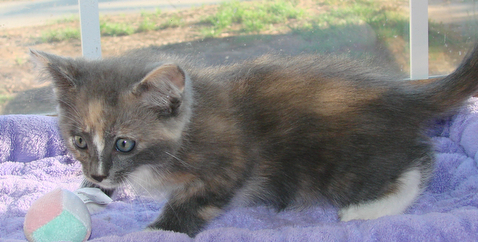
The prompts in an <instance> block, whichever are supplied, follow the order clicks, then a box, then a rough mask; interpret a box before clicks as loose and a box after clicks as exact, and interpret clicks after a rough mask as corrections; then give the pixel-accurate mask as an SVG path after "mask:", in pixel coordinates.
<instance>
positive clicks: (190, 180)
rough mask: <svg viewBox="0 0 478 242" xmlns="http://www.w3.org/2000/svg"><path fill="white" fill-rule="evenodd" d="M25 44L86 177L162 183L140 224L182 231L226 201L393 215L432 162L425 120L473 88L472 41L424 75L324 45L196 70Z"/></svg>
mask: <svg viewBox="0 0 478 242" xmlns="http://www.w3.org/2000/svg"><path fill="white" fill-rule="evenodd" d="M138 53H143V54H138ZM31 55H32V58H33V60H34V61H35V62H36V63H37V64H38V65H39V68H40V69H41V70H43V71H44V72H45V74H46V75H47V77H48V78H49V79H51V80H52V81H53V84H54V90H55V93H56V98H57V101H58V112H59V125H60V129H61V132H62V135H63V138H64V140H65V141H66V144H67V146H68V149H69V150H70V151H71V152H72V153H73V155H74V156H75V157H76V159H78V160H79V161H80V162H81V164H82V166H83V172H84V176H85V178H86V181H87V182H86V183H87V184H88V185H89V186H99V187H101V188H103V189H105V190H113V189H115V188H116V187H118V186H120V185H123V184H126V183H132V184H139V185H141V186H147V187H148V189H162V190H167V191H168V194H169V197H168V204H167V205H166V206H164V208H163V211H162V213H161V215H160V216H159V217H158V218H157V220H156V221H154V222H153V223H152V224H150V225H149V227H148V228H150V229H164V230H172V231H177V232H183V233H187V234H188V235H189V236H195V235H196V234H197V233H198V232H200V231H201V229H202V228H204V227H205V226H206V224H207V223H208V222H209V221H211V220H212V219H214V218H215V217H217V216H218V215H220V214H221V213H222V212H223V211H224V210H225V209H227V208H229V207H231V206H236V205H250V204H257V203H261V204H266V205H269V206H271V207H273V208H275V209H277V210H278V211H280V210H283V209H286V208H288V207H300V206H310V205H317V204H318V205H320V204H325V203H327V204H332V205H334V206H337V207H339V208H340V211H339V216H340V219H341V220H342V221H349V220H354V219H375V218H378V217H381V216H385V215H394V214H400V213H402V212H404V211H405V210H406V209H407V207H408V206H409V205H410V204H412V203H413V202H414V201H415V199H416V198H417V197H418V196H419V195H420V193H421V192H422V191H423V190H424V188H425V186H426V185H427V181H428V180H429V178H430V176H431V174H432V171H433V163H434V154H433V148H432V145H431V143H430V140H429V138H427V137H426V135H425V134H424V132H423V130H424V128H425V125H426V124H427V121H429V120H430V119H432V118H436V117H437V116H438V115H440V114H443V113H444V112H447V111H450V110H453V109H456V108H458V107H459V106H460V105H462V104H463V102H464V101H465V100H466V99H467V98H468V97H470V96H471V95H472V94H474V93H475V92H476V91H477V90H478V45H477V47H475V48H474V50H473V51H472V52H471V53H470V54H469V55H468V56H467V57H466V58H465V60H464V61H463V63H462V64H461V65H460V67H458V69H457V70H456V71H455V72H453V73H452V74H450V75H449V76H447V77H445V78H442V79H437V80H436V81H433V82H415V81H401V79H400V77H398V76H394V75H392V74H389V73H387V72H386V71H385V70H384V69H381V68H378V67H370V66H367V65H366V64H364V63H362V62H359V61H353V60H348V59H344V58H339V57H332V56H326V57H321V56H313V55H303V56H298V57H280V56H273V55H268V56H263V57H260V58H258V59H255V60H251V61H246V62H244V63H241V64H235V65H230V66H211V67H201V66H199V67H198V66H195V65H194V63H191V62H187V61H185V60H182V59H180V58H175V57H170V56H160V55H152V54H150V55H144V52H137V53H136V54H135V53H131V54H128V55H125V56H121V57H117V58H110V59H105V60H98V61H87V60H84V59H82V58H78V59H71V58H65V57H59V56H55V55H51V54H47V53H43V52H39V51H31Z"/></svg>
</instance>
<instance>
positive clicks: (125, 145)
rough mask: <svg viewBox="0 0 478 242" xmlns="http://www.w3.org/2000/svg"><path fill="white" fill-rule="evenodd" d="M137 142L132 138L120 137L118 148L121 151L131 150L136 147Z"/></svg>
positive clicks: (117, 143) (117, 142)
mask: <svg viewBox="0 0 478 242" xmlns="http://www.w3.org/2000/svg"><path fill="white" fill-rule="evenodd" d="M135 145H136V142H134V140H130V139H122V138H120V139H118V140H117V141H116V149H117V150H118V151H121V152H130V151H132V150H133V149H134V146H135Z"/></svg>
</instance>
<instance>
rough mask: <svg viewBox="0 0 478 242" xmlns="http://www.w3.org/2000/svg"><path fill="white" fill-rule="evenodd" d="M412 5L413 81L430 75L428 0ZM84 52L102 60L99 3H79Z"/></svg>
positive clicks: (95, 0) (83, 0)
mask: <svg viewBox="0 0 478 242" xmlns="http://www.w3.org/2000/svg"><path fill="white" fill-rule="evenodd" d="M409 2H410V79H412V80H417V79H427V78H428V77H429V76H428V0H409ZM78 5H79V10H80V25H81V47H82V53H83V56H84V57H85V58H88V59H100V58H101V37H100V21H99V10H98V0H78Z"/></svg>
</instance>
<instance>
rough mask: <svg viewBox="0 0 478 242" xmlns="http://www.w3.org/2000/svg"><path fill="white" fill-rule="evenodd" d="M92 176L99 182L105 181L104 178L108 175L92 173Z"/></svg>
mask: <svg viewBox="0 0 478 242" xmlns="http://www.w3.org/2000/svg"><path fill="white" fill-rule="evenodd" d="M91 178H93V179H95V180H96V181H98V182H101V181H103V179H105V178H106V176H105V175H91Z"/></svg>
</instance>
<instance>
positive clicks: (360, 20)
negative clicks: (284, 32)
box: [291, 0, 408, 52]
mask: <svg viewBox="0 0 478 242" xmlns="http://www.w3.org/2000/svg"><path fill="white" fill-rule="evenodd" d="M324 6H328V7H330V9H329V10H328V11H327V12H326V13H324V14H320V15H318V16H315V17H313V18H311V19H310V20H309V21H308V22H307V23H305V24H303V25H301V26H297V27H292V28H291V29H292V31H293V32H294V33H296V34H299V35H301V36H303V38H305V39H307V40H309V41H310V42H311V43H317V44H316V45H315V46H314V45H313V46H308V47H306V49H309V50H316V51H319V52H324V51H335V50H336V49H340V48H342V47H343V46H347V45H350V43H357V44H360V42H362V41H370V37H373V36H371V35H373V34H375V37H376V38H377V39H378V40H380V41H382V42H386V40H387V39H390V38H397V37H400V38H403V39H408V16H407V15H406V13H403V12H402V11H399V9H398V7H396V6H395V7H394V6H384V5H381V4H379V3H378V2H377V1H373V0H355V1H344V0H326V1H325V2H324ZM367 26H370V27H371V29H372V30H373V31H368V30H369V29H367V28H368V27H367Z"/></svg>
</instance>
